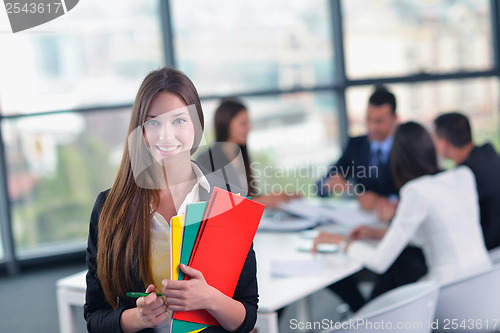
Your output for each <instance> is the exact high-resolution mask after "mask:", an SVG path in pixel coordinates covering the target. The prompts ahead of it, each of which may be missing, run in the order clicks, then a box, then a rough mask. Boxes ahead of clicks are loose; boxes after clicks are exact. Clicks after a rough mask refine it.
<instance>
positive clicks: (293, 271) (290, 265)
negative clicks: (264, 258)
mask: <svg viewBox="0 0 500 333" xmlns="http://www.w3.org/2000/svg"><path fill="white" fill-rule="evenodd" d="M322 266H323V265H322V263H321V261H320V260H319V259H312V260H273V261H272V262H271V275H272V276H275V277H299V276H312V275H316V276H317V275H320V274H321V271H322Z"/></svg>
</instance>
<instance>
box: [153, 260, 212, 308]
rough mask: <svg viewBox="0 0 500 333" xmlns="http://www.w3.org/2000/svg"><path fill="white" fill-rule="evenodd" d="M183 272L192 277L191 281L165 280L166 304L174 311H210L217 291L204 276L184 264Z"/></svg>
mask: <svg viewBox="0 0 500 333" xmlns="http://www.w3.org/2000/svg"><path fill="white" fill-rule="evenodd" d="M180 267H181V270H182V271H183V272H184V273H186V274H187V275H189V276H190V279H189V280H180V281H175V280H167V279H165V280H163V281H162V284H163V290H162V293H163V295H165V296H166V298H165V302H166V303H167V306H168V308H169V309H170V310H172V311H191V310H200V309H205V310H210V309H211V300H212V299H213V297H212V296H213V294H214V292H216V290H215V289H214V288H213V287H211V286H209V285H208V284H207V282H206V281H205V278H204V277H203V274H202V273H201V272H200V271H198V270H196V269H194V268H191V267H189V266H186V265H184V264H181V265H180Z"/></svg>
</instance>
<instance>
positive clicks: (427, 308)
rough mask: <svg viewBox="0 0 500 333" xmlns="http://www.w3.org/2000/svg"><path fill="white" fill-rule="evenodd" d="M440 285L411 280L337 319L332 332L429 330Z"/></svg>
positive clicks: (330, 330) (357, 332)
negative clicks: (351, 314) (345, 317)
mask: <svg viewBox="0 0 500 333" xmlns="http://www.w3.org/2000/svg"><path fill="white" fill-rule="evenodd" d="M438 294H439V285H438V284H437V283H435V282H433V281H425V282H415V283H410V284H407V285H404V286H401V287H398V288H395V289H393V290H391V291H389V292H387V293H385V294H382V295H380V296H379V297H377V298H375V299H374V300H372V301H370V302H369V303H368V304H366V305H365V306H364V307H362V308H361V309H360V310H359V311H358V312H356V313H355V314H354V315H353V317H352V318H351V319H349V320H346V321H344V322H342V323H340V322H338V323H335V324H334V325H332V327H331V328H330V329H329V330H327V331H325V332H324V333H327V332H328V333H329V332H356V333H359V332H386V331H393V332H419V333H420V332H421V333H423V332H426V333H428V332H430V326H431V322H432V320H433V319H434V314H435V309H436V303H437V298H438Z"/></svg>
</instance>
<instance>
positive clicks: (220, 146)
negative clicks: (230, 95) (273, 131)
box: [196, 99, 296, 207]
mask: <svg viewBox="0 0 500 333" xmlns="http://www.w3.org/2000/svg"><path fill="white" fill-rule="evenodd" d="M214 126H215V141H216V142H215V143H214V144H213V145H212V146H211V147H210V148H209V149H208V150H207V151H205V152H204V153H202V154H201V155H200V156H199V157H198V158H197V160H196V161H197V162H198V163H199V164H200V165H202V166H203V167H204V168H205V169H207V170H210V171H212V172H223V174H224V175H225V177H226V181H227V183H229V184H235V185H236V186H237V187H239V188H240V189H243V192H244V194H245V195H246V194H248V195H250V196H251V197H252V200H255V201H257V202H260V203H262V204H264V205H266V206H269V207H276V206H277V204H278V203H280V202H284V201H288V200H289V199H291V198H293V197H296V195H294V194H286V193H281V194H268V195H265V194H261V193H259V191H258V189H257V188H256V186H255V180H254V178H253V175H252V169H251V163H250V159H249V156H248V150H247V137H248V132H249V131H250V122H249V119H248V111H247V107H246V106H245V105H244V104H243V103H241V102H240V101H238V100H235V99H225V100H222V101H221V103H220V105H219V106H218V107H217V109H216V111H215V118H214Z"/></svg>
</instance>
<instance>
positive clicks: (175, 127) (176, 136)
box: [143, 92, 195, 164]
mask: <svg viewBox="0 0 500 333" xmlns="http://www.w3.org/2000/svg"><path fill="white" fill-rule="evenodd" d="M143 129H144V138H145V140H146V146H147V147H148V148H149V151H150V153H151V155H152V156H153V158H154V159H155V161H157V162H158V163H160V164H164V162H166V161H168V159H169V158H171V157H172V156H178V155H179V154H183V153H184V154H187V156H189V154H190V150H191V148H192V147H193V143H194V136H195V133H194V126H193V122H192V119H191V116H190V114H189V109H188V106H187V105H186V103H184V101H183V100H181V99H180V98H179V97H178V96H177V95H176V94H173V93H170V92H160V93H158V94H157V95H156V97H155V98H154V99H153V102H152V103H151V107H150V108H149V111H148V113H147V115H146V119H145V121H144V124H143Z"/></svg>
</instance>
